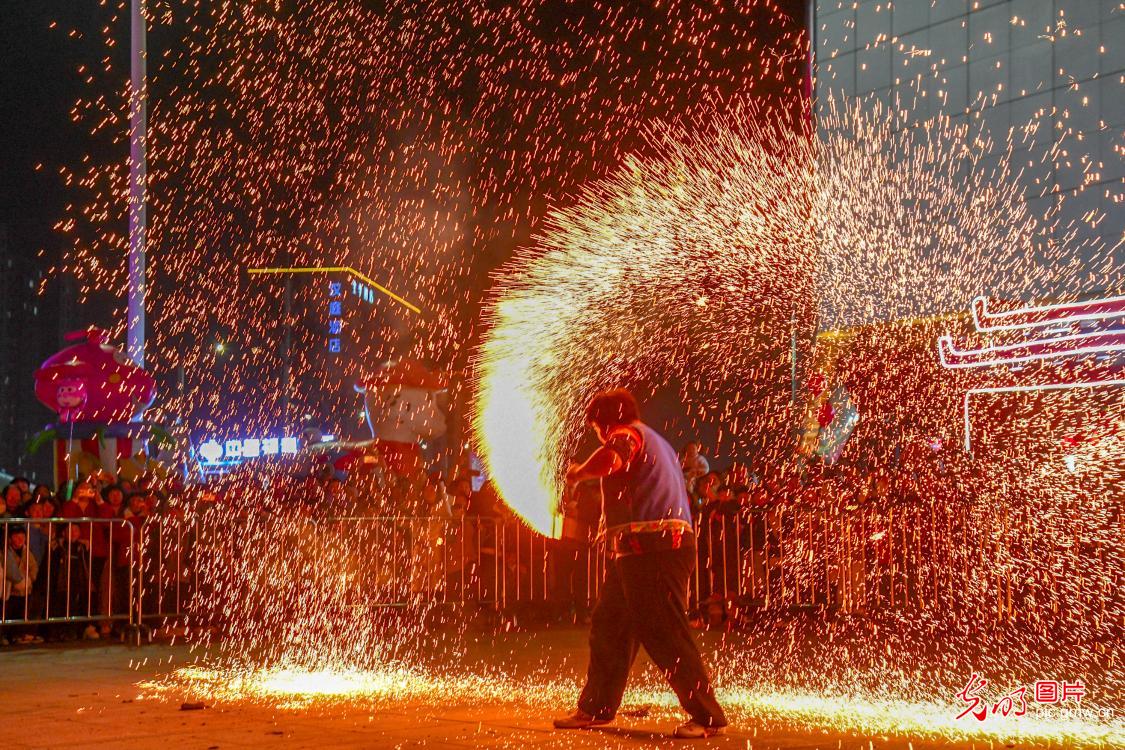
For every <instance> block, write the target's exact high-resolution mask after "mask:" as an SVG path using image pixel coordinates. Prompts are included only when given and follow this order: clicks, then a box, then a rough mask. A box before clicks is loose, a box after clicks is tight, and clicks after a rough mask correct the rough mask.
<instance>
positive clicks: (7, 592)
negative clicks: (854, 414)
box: [0, 503, 1018, 630]
mask: <svg viewBox="0 0 1125 750" xmlns="http://www.w3.org/2000/svg"><path fill="white" fill-rule="evenodd" d="M296 520H297V521H298V522H297V523H295V524H293V526H294V528H295V529H296V537H295V538H300V536H301V534H311V535H314V538H315V539H330V540H331V542H332V544H333V547H332V549H333V554H334V555H338V556H339V559H343V560H348V561H349V562H348V570H349V578H348V580H347V584H346V591H344V592H343V596H345V597H346V598H347V599H348V602H347V604H348V606H354V607H366V608H369V609H372V610H374V609H378V608H385V607H407V606H411V605H417V604H432V603H443V604H444V603H455V604H461V605H465V604H473V605H478V606H481V607H484V608H491V609H495V610H497V611H500V612H514V613H517V614H518V613H519V612H520V611H521V610H534V609H536V608H539V609H540V610H543V609H544V608H546V609H547V610H548V611H551V612H553V613H554V614H555V615H562V614H566V613H568V612H572V613H577V612H581V611H585V610H588V608H589V607H591V606H592V604H593V602H594V601H595V600H596V599H597V596H598V591H599V588H600V586H601V582H602V580H603V579H604V576H605V568H606V562H607V559H606V554H605V549H604V545H603V544H601V543H598V542H597V541H595V540H592V539H563V540H549V539H545V538H543V537H541V536H540V535H538V534H536V533H534V532H533V531H531V530H530V529H529V528H527V527H526V526H525V525H523V524H522V523H519V522H516V521H511V520H507V521H506V520H502V519H497V518H481V517H462V518H449V517H363V516H347V517H338V518H328V519H296ZM261 526H263V527H267V525H265V524H262V525H261ZM14 530H22V531H24V534H25V542H24V545H29V544H30V545H31V546H32V547H34V548H35V549H38V550H45V551H46V552H45V554H44V555H43V558H42V560H38V561H37V562H38V565H33V563H32V562H31V557H30V556H29V555H22V554H21V553H20V552H19V551H17V550H15V549H13V547H12V545H11V544H10V542H9V540H10V537H11V536H13V535H14ZM0 532H2V542H3V549H2V552H0V556H2V557H0V561H2V562H3V570H4V571H5V578H4V587H3V590H2V592H0V593H2V594H3V601H2V602H0V625H2V626H4V627H5V628H6V627H8V626H23V625H27V626H30V625H39V624H55V623H102V622H113V621H118V622H123V623H125V624H127V625H128V626H129V627H131V628H136V629H138V630H139V629H141V628H144V627H156V626H158V625H160V624H164V623H166V622H168V621H170V620H177V619H180V618H183V617H185V616H186V615H188V614H189V613H190V611H191V601H192V597H193V596H194V595H195V594H196V593H197V592H199V591H201V590H202V589H201V586H202V587H204V589H206V588H207V587H209V586H213V581H212V582H209V581H208V577H212V578H213V577H214V576H216V575H220V574H222V571H224V570H225V571H227V572H228V573H229V571H231V570H237V567H235V566H232V565H231V561H235V560H239V559H241V558H242V556H254V555H257V554H260V550H261V545H262V544H263V543H264V540H263V539H262V538H260V537H257V536H255V522H254V521H253V520H252V519H242V520H240V521H238V522H234V521H232V519H231V518H229V516H227V515H225V514H224V513H223V512H212V513H210V514H208V513H204V514H201V515H198V516H194V517H191V518H187V519H184V518H179V517H177V516H174V515H167V516H164V515H158V516H152V517H149V518H147V519H146V520H145V521H144V523H143V524H141V525H140V526H139V528H138V527H135V526H134V525H133V524H131V523H129V522H128V521H126V520H122V519H94V518H83V519H62V518H49V519H3V520H0ZM1010 532H1011V529H1009V528H1008V527H1006V526H1003V525H1002V524H1000V525H997V526H994V527H981V526H980V525H979V523H978V522H976V521H973V522H970V520H969V519H968V517H967V515H966V514H965V513H963V512H961V510H959V509H958V508H957V507H955V506H950V505H948V504H942V503H931V504H925V505H918V506H896V507H891V508H886V509H876V508H873V507H864V508H860V509H856V510H848V511H839V512H826V511H823V510H817V509H811V508H804V507H800V506H783V507H779V508H771V509H752V510H746V509H743V510H741V511H739V512H737V513H732V514H723V513H717V514H705V515H704V516H703V518H702V519H700V520H699V521H698V522H697V525H696V540H697V550H698V555H699V559H698V565H697V566H696V572H695V575H694V578H693V581H692V583H691V586H690V592H689V594H690V597H689V598H690V604H691V607H692V609H693V613H694V616H698V617H700V618H703V619H707V618H708V617H711V616H719V617H726V616H728V615H729V614H731V612H732V610H739V611H742V612H751V611H769V610H775V609H789V610H799V609H802V608H806V609H817V608H819V609H830V610H836V611H842V612H845V613H847V612H861V611H870V610H875V609H881V608H903V607H910V608H936V607H948V606H952V605H954V604H955V603H956V601H957V599H958V597H960V596H964V594H965V592H964V589H965V586H966V581H969V580H970V579H977V580H984V584H982V585H986V586H987V587H988V589H989V591H992V592H995V593H994V595H995V597H996V613H997V615H998V616H999V617H1007V616H1010V615H1011V614H1012V612H1013V611H1014V610H1015V609H1016V608H1017V607H1016V604H1015V603H1014V598H1015V597H1017V596H1018V591H1017V588H1016V584H1014V583H1013V580H1012V573H1011V571H1010V570H1008V569H1006V568H1005V567H1004V566H1003V565H997V564H996V561H997V560H1002V559H1004V558H1003V556H1001V555H998V554H997V551H998V550H999V549H1001V548H1003V547H1004V545H1006V544H1007V542H1006V541H1004V540H1005V539H1007V535H1008V534H1009V533H1010ZM33 538H34V542H33V541H32V539H33ZM97 538H100V539H103V540H105V546H102V545H101V544H100V543H94V542H93V541H92V540H94V539H97ZM287 544H291V545H297V546H299V544H300V542H299V541H298V542H293V541H290V542H287ZM279 554H281V555H282V557H281V558H279V559H285V558H284V555H290V554H300V550H299V549H296V547H294V548H293V549H289V548H286V549H284V550H282V551H281V553H279ZM10 563H11V565H10ZM33 567H37V568H38V570H37V571H35V572H34V574H33V571H32V568H33ZM981 571H983V572H981ZM27 578H31V579H32V583H31V586H30V587H28V586H26V585H24V584H22V583H20V581H22V580H25V579H27ZM1014 592H1015V593H1014Z"/></svg>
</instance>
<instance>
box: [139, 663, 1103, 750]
mask: <svg viewBox="0 0 1125 750" xmlns="http://www.w3.org/2000/svg"><path fill="white" fill-rule="evenodd" d="M141 688H142V690H143V691H144V693H143V694H144V696H145V697H146V698H150V699H161V698H163V697H164V696H173V697H176V698H180V697H182V696H186V697H188V698H191V699H197V698H198V699H206V700H209V701H218V702H220V703H221V704H237V703H241V702H247V701H248V702H252V703H262V704H265V705H270V706H277V707H279V708H282V709H287V710H307V709H309V708H317V707H322V708H323V707H326V706H333V705H337V706H339V705H343V706H353V707H363V708H366V709H368V710H378V709H379V708H380V707H382V706H395V705H402V704H404V703H407V704H412V705H433V706H438V705H442V706H449V705H459V704H464V705H482V704H488V705H493V706H495V705H506V706H509V707H510V709H511V710H512V711H513V712H515V713H516V714H517V715H520V716H526V717H527V718H528V719H530V720H534V719H533V717H537V716H541V715H542V712H543V711H552V710H557V709H558V706H559V705H565V704H566V703H567V702H568V701H569V700H570V699H572V697H573V694H574V692H575V690H577V688H578V686H577V685H576V684H575V683H573V682H570V681H567V680H561V681H558V680H551V679H546V678H544V679H528V678H517V677H513V676H510V675H506V674H503V673H493V674H489V675H480V674H472V673H469V674H463V675H458V674H450V673H448V672H438V671H431V670H424V669H420V668H418V667H417V666H412V665H397V666H396V665H386V666H384V667H381V668H379V669H377V670H371V671H357V670H346V669H345V670H321V671H313V672H310V671H307V670H304V669H300V668H292V667H288V666H285V665H276V666H274V667H271V668H268V669H263V670H259V671H255V672H250V673H247V674H242V675H234V676H232V675H231V674H230V673H229V672H227V671H216V670H208V669H202V668H197V667H185V668H182V669H179V670H177V671H176V672H174V673H173V674H172V675H170V676H169V677H167V678H164V679H161V680H156V681H152V682H146V683H142V685H141ZM717 693H718V697H719V698H720V700H721V701H722V702H723V703H724V705H726V706H727V707H728V711H729V713H730V718H731V719H732V720H733V721H735V722H737V723H740V724H742V725H743V726H744V727H745V726H747V725H749V724H750V723H753V724H754V725H765V726H767V727H768V726H769V725H784V726H786V727H787V728H789V729H793V728H796V729H799V730H804V731H818V732H829V733H833V734H843V735H848V734H853V733H855V734H858V735H861V736H862V735H880V736H882V737H892V738H895V737H911V738H913V739H915V740H927V739H929V740H933V739H943V740H948V741H951V742H960V741H969V740H983V741H989V740H993V741H1001V742H1012V741H1018V742H1021V743H1022V742H1032V743H1034V742H1052V743H1066V744H1067V745H1069V746H1071V747H1075V748H1083V747H1091V748H1094V747H1112V746H1114V745H1117V744H1120V743H1121V742H1125V723H1123V722H1121V721H1112V720H1110V721H1105V720H1098V712H1097V711H1092V712H1088V713H1089V714H1092V715H1093V718H1089V717H1083V716H1082V715H1070V716H1068V715H1067V714H1066V713H1065V712H1062V711H1058V710H1056V709H1045V710H1042V712H1041V713H1039V714H1034V713H1029V714H1027V715H1025V716H1022V717H1018V718H1013V719H1012V721H1011V722H1010V723H1008V722H993V723H991V724H989V723H984V724H980V723H977V724H967V723H964V722H961V721H958V720H957V719H956V718H955V717H956V714H955V713H954V712H951V710H950V706H949V705H948V704H946V703H940V702H934V703H924V702H911V701H909V700H891V699H878V698H871V697H867V696H857V695H851V694H825V693H823V692H808V691H800V690H778V691H774V690H770V689H768V688H763V687H761V686H754V687H739V686H737V685H726V686H724V685H719V686H718V688H717ZM638 706H640V707H643V708H642V709H641V710H642V711H643V713H645V714H646V715H647V714H648V713H649V712H650V710H651V709H655V710H656V712H657V713H658V714H659V716H658V717H657V718H664V714H668V718H669V719H670V718H671V716H672V715H674V710H675V709H676V704H675V699H674V697H673V696H671V695H669V694H668V692H667V691H666V690H664V689H662V688H661V686H660V685H658V684H656V683H654V682H651V681H649V682H647V683H646V684H643V685H641V686H638V687H634V688H632V689H630V690H629V692H628V693H627V694H626V697H625V709H624V710H625V712H626V713H629V712H630V711H635V710H636V709H635V708H633V707H638Z"/></svg>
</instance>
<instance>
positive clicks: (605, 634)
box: [578, 544, 727, 727]
mask: <svg viewBox="0 0 1125 750" xmlns="http://www.w3.org/2000/svg"><path fill="white" fill-rule="evenodd" d="M607 568H608V570H607V574H606V581H605V585H604V587H603V588H602V590H601V594H600V595H599V596H598V603H597V606H595V607H594V613H593V615H592V622H591V626H590V667H589V669H588V670H587V672H586V687H584V688H583V689H582V695H581V697H580V698H579V699H578V708H579V709H581V710H582V711H584V712H586V713H587V714H590V715H591V716H596V717H598V718H600V719H611V718H613V717H614V716H615V715H616V714H617V709H618V708H619V707H620V706H621V697H622V695H623V694H624V693H625V683H626V681H627V680H628V679H629V670H630V669H631V668H632V666H633V660H634V659H635V658H636V656H637V648H638V647H640V646H644V648H645V651H647V652H648V655H649V656H650V657H652V660H653V662H655V663H656V666H657V667H658V668H659V669H660V670H661V671H662V672H663V673H664V676H665V678H666V679H667V680H668V683H669V684H670V685H671V686H672V689H673V690H674V691H675V692H676V697H677V698H679V699H680V705H681V706H683V707H684V710H685V711H687V713H688V715H689V716H691V718H692V720H693V721H696V722H698V723H699V724H702V725H703V726H709V727H723V726H726V724H727V719H726V716H725V715H723V709H722V708H721V707H720V706H719V703H718V701H716V700H715V692H714V690H713V689H712V687H711V681H710V679H708V677H707V670H706V668H705V667H704V666H703V658H702V657H701V656H700V654H699V647H698V646H696V644H695V640H694V638H692V634H691V629H690V627H689V626H688V620H687V614H686V610H687V590H688V581H689V580H690V578H691V573H692V570H693V569H694V568H695V545H694V544H687V545H685V546H683V547H680V548H679V549H675V550H667V551H661V552H644V553H641V554H637V555H626V556H624V557H620V558H617V559H616V560H612V561H610V562H609V564H608V566H607Z"/></svg>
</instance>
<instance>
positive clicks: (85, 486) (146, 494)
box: [0, 472, 178, 645]
mask: <svg viewBox="0 0 1125 750" xmlns="http://www.w3.org/2000/svg"><path fill="white" fill-rule="evenodd" d="M159 485H160V482H158V481H157V480H156V479H155V478H153V477H149V476H143V475H142V476H139V477H137V478H136V479H135V480H129V479H123V478H120V479H119V478H115V477H114V476H113V475H111V474H109V473H107V472H97V473H94V474H91V475H89V476H86V477H83V478H81V479H80V480H78V481H73V482H67V483H66V484H64V485H63V486H61V487H60V488H59V490H58V491H57V492H55V491H52V490H51V488H50V487H49V486H47V485H45V484H38V485H34V486H33V485H32V483H31V482H30V481H29V480H27V479H26V478H23V477H17V478H15V479H13V480H12V481H11V482H10V483H9V484H8V485H7V486H6V487H5V488H4V489H3V498H4V508H3V513H0V521H4V523H3V524H2V526H0V528H2V531H3V534H2V538H0V543H2V549H0V558H2V561H3V565H4V578H3V587H2V589H0V614H2V617H0V620H8V621H11V620H31V621H35V620H39V621H43V620H51V619H55V618H65V617H73V616H79V617H86V618H87V619H88V624H85V625H82V626H79V625H77V624H74V623H70V622H58V623H50V622H47V623H44V622H40V623H37V624H22V625H10V626H7V627H4V628H0V645H8V643H9V642H14V643H20V644H28V643H42V642H44V641H45V640H75V639H78V638H82V639H85V640H99V639H105V638H114V637H121V636H123V628H124V620H123V619H122V617H123V616H124V615H125V614H126V613H127V612H128V607H129V602H128V601H127V599H126V597H127V596H128V592H129V590H130V577H131V576H134V579H133V580H134V581H135V580H136V579H135V576H136V575H137V574H138V571H137V569H136V568H137V560H138V555H137V550H138V547H139V545H140V543H141V538H142V536H141V534H142V531H143V528H144V526H145V523H146V520H147V519H148V518H149V517H151V516H153V515H155V514H161V515H167V514H174V513H177V512H178V511H177V510H176V509H175V508H174V507H173V505H172V504H171V503H170V502H169V499H168V498H169V494H168V492H167V491H166V490H168V489H171V490H175V487H173V486H166V487H161V486H159ZM59 519H66V521H65V522H64V521H61V520H59Z"/></svg>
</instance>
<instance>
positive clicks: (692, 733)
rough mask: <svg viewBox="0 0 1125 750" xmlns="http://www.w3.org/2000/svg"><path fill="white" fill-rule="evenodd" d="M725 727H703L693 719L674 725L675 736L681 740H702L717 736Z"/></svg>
mask: <svg viewBox="0 0 1125 750" xmlns="http://www.w3.org/2000/svg"><path fill="white" fill-rule="evenodd" d="M724 730H725V727H705V726H703V725H702V724H699V723H697V722H694V721H688V722H685V723H683V724H680V725H679V726H678V727H676V732H675V735H674V736H675V737H678V738H679V739H681V740H702V739H704V738H706V737H717V736H718V735H720V734H722V733H723V731H724Z"/></svg>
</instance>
